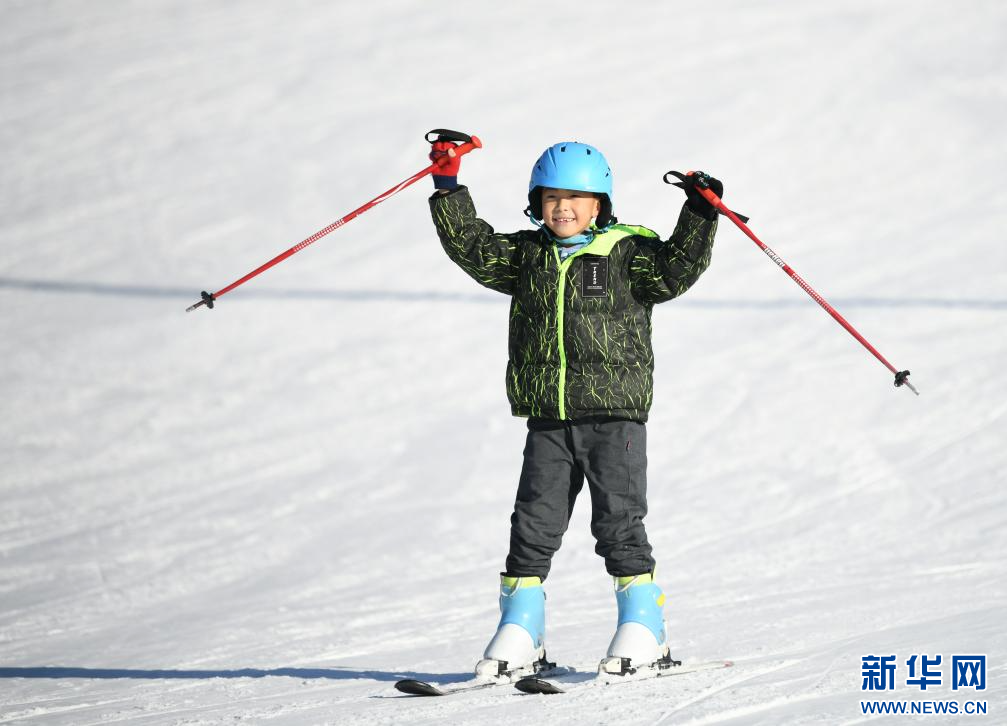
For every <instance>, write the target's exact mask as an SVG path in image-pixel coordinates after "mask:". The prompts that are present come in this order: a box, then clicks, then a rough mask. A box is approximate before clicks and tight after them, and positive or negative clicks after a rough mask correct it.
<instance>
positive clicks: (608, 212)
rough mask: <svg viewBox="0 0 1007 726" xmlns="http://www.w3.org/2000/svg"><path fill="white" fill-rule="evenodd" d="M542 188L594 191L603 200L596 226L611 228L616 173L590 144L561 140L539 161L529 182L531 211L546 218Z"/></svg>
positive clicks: (531, 213) (545, 152)
mask: <svg viewBox="0 0 1007 726" xmlns="http://www.w3.org/2000/svg"><path fill="white" fill-rule="evenodd" d="M542 188H550V189H574V190H576V191H580V192H594V193H595V194H597V195H598V196H599V198H600V200H601V212H600V213H599V214H598V219H597V220H596V224H597V225H598V226H599V227H602V228H604V227H607V226H608V225H609V224H611V223H612V222H614V221H615V218H614V217H613V216H612V170H611V169H610V168H609V166H608V162H607V161H605V156H604V154H602V153H601V152H600V151H598V150H597V149H596V148H594V147H593V146H591V145H590V144H582V143H580V142H577V141H561V142H560V143H558V144H553V145H552V146H550V147H549V148H548V149H546V150H545V151H544V152H542V156H540V157H539V158H538V161H536V162H535V166H533V167H532V170H531V181H530V182H528V212H529V214H530V215H531V216H532V217H533V218H535V219H538V220H541V219H542V192H541V189H542Z"/></svg>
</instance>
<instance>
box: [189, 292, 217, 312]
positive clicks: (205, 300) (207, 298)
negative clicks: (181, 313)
mask: <svg viewBox="0 0 1007 726" xmlns="http://www.w3.org/2000/svg"><path fill="white" fill-rule="evenodd" d="M200 297H201V298H202V299H201V300H200V301H199V302H197V303H194V304H192V305H190V306H189V307H187V308H186V309H185V312H187V313H191V312H192V311H193V310H195V309H196V308H198V307H200V306H202V305H206V307H208V308H210V309H211V310H213V301H214V300H216V299H217V298H216V297H214V295H213V294H211V293H208V292H207V291H206V290H203V292H201V293H200Z"/></svg>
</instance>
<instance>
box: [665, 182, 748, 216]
mask: <svg viewBox="0 0 1007 726" xmlns="http://www.w3.org/2000/svg"><path fill="white" fill-rule="evenodd" d="M669 176H673V177H675V178H676V179H681V180H682V181H677V182H673V181H671V180H669V179H668V177H669ZM664 183H665V184H671V185H672V186H673V187H678V188H679V189H686V188H687V187H686V185H687V184H688V185H689V186H690V187H695V188H696V189H699V190H700V194H702V193H703V190H704V189H709V188H710V185H709V184H708V183H707V182H706V179H705V178H704V177H702V176H699V175H695V174H694V172H691V171H690V172H687V173H685V174H683V173H682V172H680V171H669V172H668V173H667V174H665V175H664ZM703 196H704V197H705V196H706V195H705V194H703ZM707 201H709V199H707ZM713 208H714V209H716V210H717V213H718V214H723V213H724V212H723V211H722V210H720V209H718V208H717V206H716V205H714V206H713ZM734 214H735V216H736V217H737V218H738V219H740V220H741V221H742V222H745V223H748V221H749V220H750V219H751V218H750V217H746V216H745V215H744V214H738V213H737V212H735V213H734Z"/></svg>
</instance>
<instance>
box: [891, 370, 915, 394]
mask: <svg viewBox="0 0 1007 726" xmlns="http://www.w3.org/2000/svg"><path fill="white" fill-rule="evenodd" d="M902 386H906V388H908V389H909V390H910V391H912V392H913V393H915V394H916V395H917V396H918V395H920V392H919V391H917V390H916V386H914V385H913V384H912V383H910V382H909V371H899V372H898V373H896V374H895V387H896V388H901V387H902Z"/></svg>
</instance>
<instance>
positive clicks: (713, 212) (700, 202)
mask: <svg viewBox="0 0 1007 726" xmlns="http://www.w3.org/2000/svg"><path fill="white" fill-rule="evenodd" d="M675 186H680V187H682V188H683V189H684V190H685V196H686V197H687V199H686V200H685V204H686V206H688V207H689V209H690V210H692V211H693V212H695V213H696V214H698V215H699V216H700V217H705V218H706V219H711V220H712V219H716V218H717V209H716V207H714V206H713V205H712V204H710V203H709V202H708V201H706V197H704V196H703V195H702V194H700V193H699V189H697V188H696V187H702V188H704V189H709V190H710V191H712V192H713V193H714V194H716V195H717V196H718V197H721V198H722V197H723V196H724V183H723V182H722V181H720V179H716V178H714V177H712V176H710V175H709V174H707V173H706V172H702V171H695V172H693V173H692V174H691V175H689V177H688V181H683V182H682V183H681V184H676V185H675Z"/></svg>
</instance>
